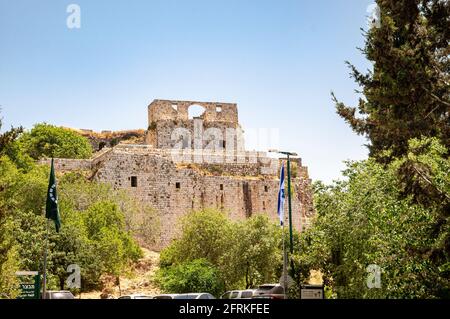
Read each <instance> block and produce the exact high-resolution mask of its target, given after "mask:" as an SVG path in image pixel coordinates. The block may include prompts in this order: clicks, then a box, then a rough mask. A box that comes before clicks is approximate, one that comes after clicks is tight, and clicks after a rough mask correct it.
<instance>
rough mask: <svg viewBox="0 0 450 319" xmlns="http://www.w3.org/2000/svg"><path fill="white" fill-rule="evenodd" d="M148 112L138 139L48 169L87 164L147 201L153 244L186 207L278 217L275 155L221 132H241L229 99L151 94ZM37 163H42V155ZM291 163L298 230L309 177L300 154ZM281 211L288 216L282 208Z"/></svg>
mask: <svg viewBox="0 0 450 319" xmlns="http://www.w3.org/2000/svg"><path fill="white" fill-rule="evenodd" d="M193 105H200V106H202V107H203V108H204V109H205V111H204V113H203V114H201V115H200V116H199V117H198V118H196V119H189V117H188V111H189V108H190V107H191V106H193ZM148 116H149V127H148V131H147V132H146V136H145V142H143V143H142V144H141V145H133V144H119V145H117V146H114V145H111V146H113V147H105V148H104V149H102V150H101V151H100V152H98V153H96V154H95V155H94V156H93V158H92V159H90V160H68V159H55V167H56V170H57V171H60V172H66V171H74V170H90V171H91V177H92V178H93V179H95V180H97V181H100V182H105V183H109V184H111V185H112V186H113V187H114V188H115V189H122V190H125V191H127V192H128V193H129V194H130V195H131V196H132V197H133V198H135V199H136V201H138V202H141V203H143V204H146V205H150V206H152V207H154V208H155V209H156V210H157V212H158V213H159V217H160V221H161V230H160V234H158V235H159V238H160V242H159V243H158V244H157V245H156V246H155V247H152V248H153V249H161V248H164V247H165V246H167V245H168V244H169V243H170V241H171V240H172V239H173V238H175V237H176V236H177V235H178V233H179V229H178V225H179V223H178V222H179V220H180V218H181V217H182V216H184V215H186V214H187V213H189V212H190V211H193V210H199V209H204V208H214V209H219V210H223V211H225V212H227V213H228V214H229V216H230V217H231V218H233V219H235V220H242V219H245V218H248V217H250V216H252V215H255V214H266V215H268V216H270V218H271V219H273V220H274V221H278V216H277V201H278V188H279V178H278V174H279V166H280V160H278V159H272V158H269V157H268V156H267V154H266V153H264V152H248V151H245V147H244V143H243V139H242V136H240V135H239V134H238V135H235V137H234V139H232V140H226V139H225V138H224V137H226V136H227V130H230V129H233V130H235V131H237V132H242V130H241V128H240V125H239V123H238V113H237V106H236V104H232V103H218V102H193V101H170V100H155V101H153V102H152V103H151V104H150V106H149V110H148ZM176 128H183V129H185V130H186V131H187V132H189V133H190V134H191V136H190V140H189V142H188V143H185V144H186V145H184V146H185V147H181V149H180V148H177V147H176V144H177V141H176V139H173V132H174V130H175V129H176ZM210 129H215V131H216V132H219V133H220V134H222V137H220V138H219V139H218V140H219V142H222V143H218V144H217V143H216V144H214V145H215V146H216V145H218V146H219V147H208V146H210V142H211V140H213V141H215V142H217V138H216V137H214V139H208V138H206V139H205V134H204V133H205V131H208V130H209V131H210V132H211V131H213V130H210ZM129 132H134V131H129ZM129 132H128V133H129ZM106 133H107V132H106ZM86 134H91V135H92V132H91V133H89V132H87V133H86ZM220 134H219V135H220ZM106 135H107V134H106ZM110 135H111V136H113V134H110ZM125 135H126V134H125ZM125 135H124V136H125ZM108 136H109V135H108ZM120 136H123V135H120ZM141 136H142V135H139V138H140V137H141ZM206 137H208V134H206ZM143 140H144V139H143V138H142V141H143ZM223 140H226V143H225V144H223ZM198 141H200V144H198ZM180 142H181V143H184V140H183V139H182V140H181V141H180ZM107 146H109V145H107ZM174 148H175V149H174ZM41 163H46V164H49V160H44V161H42V162H41ZM293 163H294V164H293V166H295V171H296V176H295V178H293V180H292V185H293V197H292V205H293V225H294V228H295V229H297V230H302V229H304V227H306V226H307V225H308V224H309V223H310V221H311V217H312V216H313V215H314V211H313V204H312V190H311V180H310V179H309V177H308V170H307V168H306V167H304V166H302V162H301V159H294V160H293ZM286 210H287V203H286ZM285 215H286V217H287V216H288V214H287V211H286V214H285Z"/></svg>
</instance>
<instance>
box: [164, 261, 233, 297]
mask: <svg viewBox="0 0 450 319" xmlns="http://www.w3.org/2000/svg"><path fill="white" fill-rule="evenodd" d="M156 278H157V279H156V281H157V282H158V283H159V285H160V286H161V288H162V289H163V290H164V291H165V292H167V293H192V292H205V293H210V294H212V295H214V296H216V297H218V296H220V294H221V293H222V292H223V291H224V287H223V282H222V280H221V279H220V272H219V270H218V269H217V268H216V267H214V266H213V265H212V264H211V263H210V262H209V261H207V260H206V259H194V260H192V261H186V262H184V263H181V264H177V265H175V266H173V267H169V268H162V269H160V270H159V271H158V273H157V277H156Z"/></svg>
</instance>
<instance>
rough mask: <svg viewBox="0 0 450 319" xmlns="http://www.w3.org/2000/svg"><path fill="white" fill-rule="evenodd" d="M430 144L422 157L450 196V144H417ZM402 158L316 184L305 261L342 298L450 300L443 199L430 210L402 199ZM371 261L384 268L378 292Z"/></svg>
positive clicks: (358, 165)
mask: <svg viewBox="0 0 450 319" xmlns="http://www.w3.org/2000/svg"><path fill="white" fill-rule="evenodd" d="M425 143H429V145H430V146H429V148H428V151H427V152H426V153H425V154H423V155H422V157H421V161H423V162H427V163H429V164H430V167H433V168H435V169H437V171H436V174H435V175H434V179H433V180H431V181H430V182H432V183H434V184H435V185H436V187H439V188H441V189H442V190H443V191H445V192H446V194H447V195H450V177H449V175H448V172H449V171H450V161H449V160H447V161H444V162H441V157H440V154H441V153H442V152H444V151H445V149H444V148H443V147H442V146H441V145H439V143H438V142H437V140H432V141H429V142H428V141H425V142H424V141H417V140H415V141H412V142H411V143H410V149H411V151H414V150H415V149H417V147H420V146H423V144H425ZM401 162H402V161H401V160H397V161H395V162H393V163H392V164H390V165H389V166H388V167H387V168H385V167H383V166H382V165H380V164H378V163H376V161H374V160H373V159H369V160H367V161H363V162H350V163H348V168H347V170H346V171H345V172H344V174H345V176H346V177H347V178H348V179H347V180H346V181H340V182H336V183H334V184H333V185H331V186H325V185H323V184H322V183H316V185H315V196H316V197H315V203H316V209H317V212H318V216H317V219H316V221H315V224H314V227H312V228H311V229H309V230H308V231H307V232H306V233H305V234H303V236H302V237H303V241H304V242H303V248H302V249H303V257H302V258H303V259H302V262H303V264H304V265H308V267H310V268H313V269H320V270H321V271H322V273H323V274H324V277H325V283H326V284H327V285H329V286H330V287H332V288H333V291H334V292H335V293H336V295H337V297H339V298H432V297H450V295H449V293H450V262H449V255H448V252H447V253H446V254H445V255H436V251H439V252H440V251H441V249H440V247H441V246H442V245H445V242H443V240H445V238H448V232H449V229H448V228H447V229H446V232H447V233H446V234H441V235H440V236H435V234H434V233H435V223H436V220H437V219H439V216H440V215H439V213H438V212H439V206H440V205H442V203H435V206H436V208H435V209H430V208H429V207H425V206H423V205H420V204H417V203H415V202H414V201H413V200H412V198H411V197H408V198H401V197H400V187H399V180H398V178H397V175H396V172H397V169H398V167H399V166H400V165H401V164H402V163H401ZM444 172H446V174H444ZM438 185H439V186H438ZM369 265H378V266H379V267H381V271H382V273H381V287H380V288H378V289H377V288H372V289H370V288H369V286H368V285H367V279H368V275H369V273H368V272H367V271H366V269H367V267H368V266H369Z"/></svg>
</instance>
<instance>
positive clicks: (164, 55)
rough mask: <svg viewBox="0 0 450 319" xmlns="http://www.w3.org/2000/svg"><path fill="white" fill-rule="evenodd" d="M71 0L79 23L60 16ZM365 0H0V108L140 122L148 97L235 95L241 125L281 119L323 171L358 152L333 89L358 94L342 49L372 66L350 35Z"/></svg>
mask: <svg viewBox="0 0 450 319" xmlns="http://www.w3.org/2000/svg"><path fill="white" fill-rule="evenodd" d="M71 3H76V4H78V5H79V6H80V7H81V29H68V28H67V26H66V18H67V16H68V13H66V8H67V6H68V5H69V4H71ZM371 3H372V1H368V0H340V1H336V0H328V1H325V0H317V1H312V0H311V1H300V0H296V1H294V0H293V1H286V0H285V1H275V0H273V1H262V0H209V1H206V0H190V1H181V0H178V1H174V0H169V1H168V0H148V1H137V0H134V1H133V0H128V1H124V0H114V1H101V0H89V1H84V0H83V1H82V0H71V1H63V0H54V1H50V0H40V1H39V2H38V1H23V0H14V1H10V0H0V41H1V42H0V43H1V46H0V105H1V107H2V108H3V112H2V115H3V117H4V119H5V124H6V126H10V125H23V126H25V127H27V128H30V127H31V126H32V125H33V124H34V123H37V122H43V121H45V122H48V123H51V124H55V125H63V126H69V127H76V128H90V129H94V130H120V129H134V128H146V127H147V113H146V112H147V105H148V104H149V103H150V102H151V101H152V100H153V99H158V98H159V99H179V100H200V101H222V102H234V103H238V106H239V117H240V121H241V124H242V125H243V127H244V128H247V129H250V128H279V129H280V140H281V141H280V144H281V145H280V148H283V149H288V150H292V151H296V152H298V153H299V155H300V156H301V157H302V158H303V162H304V164H305V165H306V166H308V167H309V170H310V175H311V177H312V178H313V179H322V180H324V181H327V182H329V181H331V180H332V179H334V178H338V177H339V176H340V170H341V169H342V168H343V167H344V165H343V164H342V161H344V160H346V159H355V160H356V159H363V158H365V157H366V156H367V150H366V148H365V147H364V146H363V144H364V143H366V141H365V139H364V138H362V137H358V136H356V135H355V134H354V133H353V132H352V131H351V129H350V128H349V127H348V126H347V125H346V124H345V123H344V122H343V120H342V119H341V118H339V117H338V116H337V115H336V113H335V110H334V105H333V103H332V101H331V98H330V91H331V90H333V91H335V93H336V95H337V96H338V97H339V98H341V99H342V100H344V101H345V102H348V103H350V104H355V103H356V101H357V98H358V96H357V95H356V94H355V93H354V90H355V89H356V88H357V87H356V85H355V84H354V82H353V81H352V80H351V79H349V76H348V73H349V71H348V69H347V68H346V66H345V64H344V61H345V60H350V61H351V62H353V63H354V64H355V65H357V66H358V67H360V68H361V69H366V68H368V67H369V66H370V64H369V63H368V62H367V61H365V59H364V57H363V56H362V55H361V53H360V52H359V51H358V50H357V49H356V47H362V46H363V44H364V38H363V36H362V34H361V31H360V28H361V27H364V28H366V16H367V15H368V13H367V12H366V11H367V7H368V6H369V5H370V4H371ZM252 146H254V145H249V148H250V149H252V148H253V147H252ZM263 150H264V149H263Z"/></svg>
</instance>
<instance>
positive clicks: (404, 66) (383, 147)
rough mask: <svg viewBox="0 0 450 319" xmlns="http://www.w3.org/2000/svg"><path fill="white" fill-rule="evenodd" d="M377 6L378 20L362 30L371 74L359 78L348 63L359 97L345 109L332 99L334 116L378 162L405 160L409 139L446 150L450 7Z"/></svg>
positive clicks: (392, 1) (416, 0)
mask: <svg viewBox="0 0 450 319" xmlns="http://www.w3.org/2000/svg"><path fill="white" fill-rule="evenodd" d="M376 2H377V4H378V7H379V10H380V18H381V19H380V21H378V23H377V24H375V26H374V27H372V28H370V30H368V31H363V32H364V34H365V37H366V41H365V47H364V48H363V49H362V52H363V53H364V54H365V56H366V57H367V59H368V60H369V61H371V62H372V63H373V70H369V71H367V72H366V73H363V72H360V71H358V70H357V69H356V67H355V66H353V65H352V64H351V63H349V62H347V64H348V65H349V67H350V70H351V76H352V77H353V78H354V79H355V81H356V82H357V83H358V84H359V86H360V87H361V88H362V92H361V93H363V95H364V98H361V99H360V101H359V105H358V106H357V107H349V106H346V105H345V104H344V103H342V102H340V101H338V100H337V99H336V97H335V96H334V94H333V99H334V100H335V102H336V106H337V112H338V114H339V115H340V116H341V117H343V118H344V119H345V120H346V121H347V122H348V123H349V124H350V126H351V127H352V128H353V130H354V131H355V132H357V133H358V134H361V135H365V136H366V137H367V138H368V139H369V141H370V143H369V145H368V147H369V150H370V155H371V156H372V157H375V158H376V159H377V160H379V161H380V162H383V163H388V162H390V161H392V160H393V158H394V157H399V156H402V155H404V154H405V153H406V151H407V147H408V140H410V139H411V138H420V137H431V136H432V137H438V138H439V139H440V141H441V143H442V144H443V145H445V146H446V147H447V148H449V147H450V125H449V124H450V96H449V87H450V84H449V83H450V79H449V69H450V61H449V54H450V48H449V45H448V42H449V40H450V2H448V1H445V0H444V1H443V0H377V1H376ZM357 113H358V114H357ZM386 151H388V153H386Z"/></svg>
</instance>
